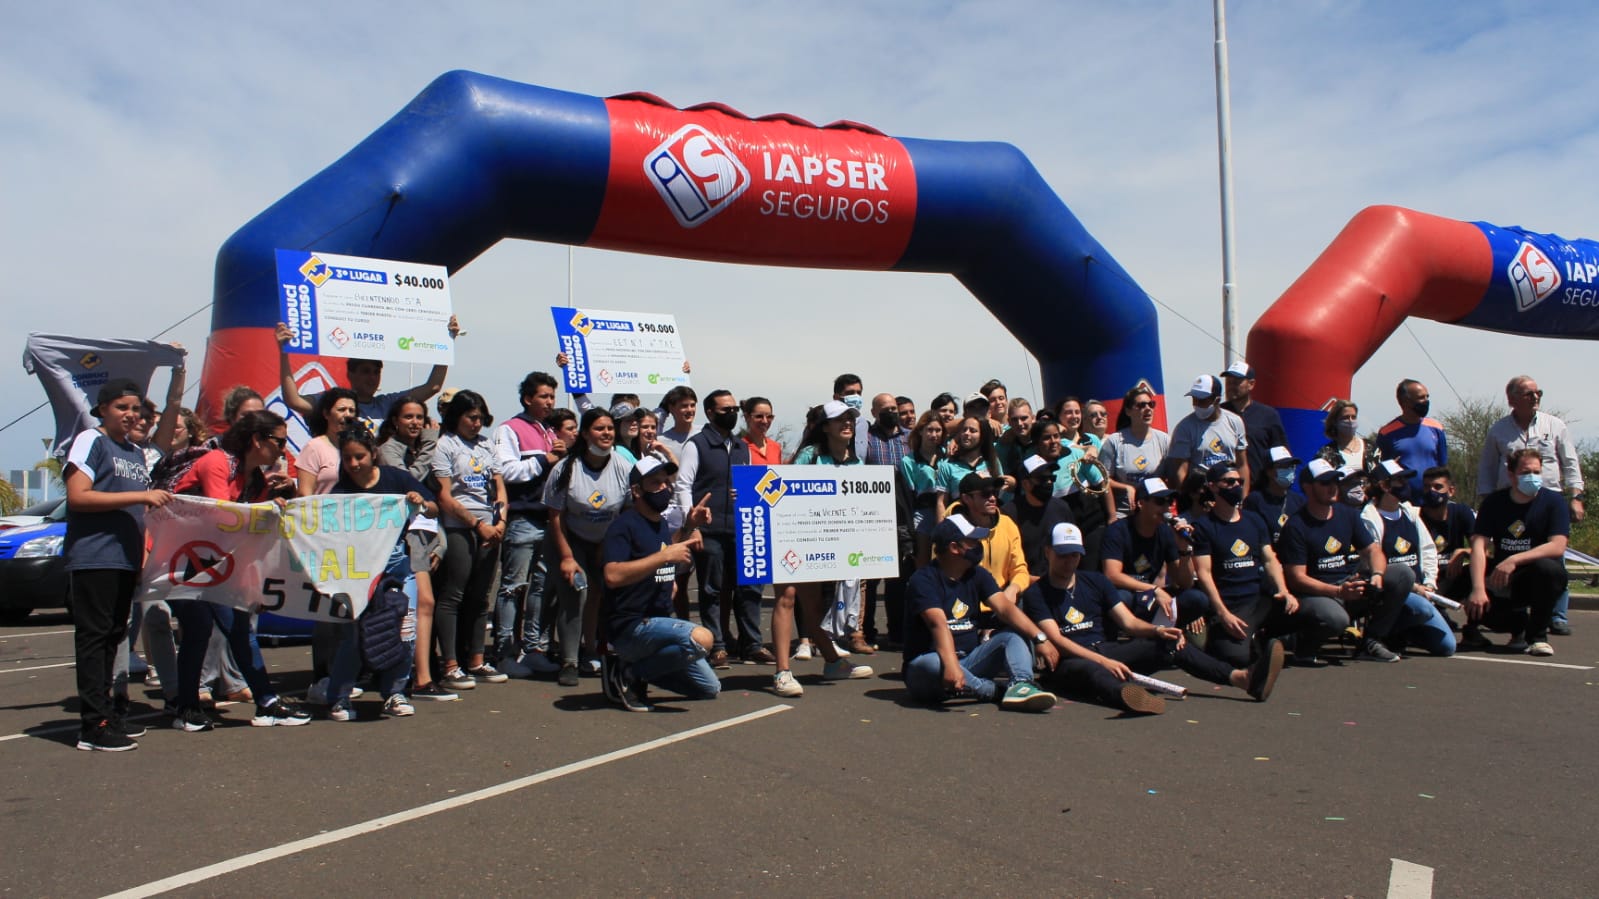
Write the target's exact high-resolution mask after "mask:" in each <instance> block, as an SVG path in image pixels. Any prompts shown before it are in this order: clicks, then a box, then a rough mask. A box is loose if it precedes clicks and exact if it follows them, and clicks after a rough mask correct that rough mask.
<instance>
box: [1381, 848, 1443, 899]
mask: <svg viewBox="0 0 1599 899" xmlns="http://www.w3.org/2000/svg"><path fill="white" fill-rule="evenodd" d="M1389 861H1391V862H1393V863H1394V866H1393V870H1392V871H1391V872H1390V873H1389V874H1388V899H1432V869H1431V868H1429V867H1427V866H1426V865H1414V864H1411V863H1410V862H1407V861H1405V860H1403V859H1398V858H1392V859H1389Z"/></svg>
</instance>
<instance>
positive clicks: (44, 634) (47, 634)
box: [0, 630, 73, 643]
mask: <svg viewBox="0 0 1599 899" xmlns="http://www.w3.org/2000/svg"><path fill="white" fill-rule="evenodd" d="M70 633H73V631H71V630H64V631H34V632H33V633H31V634H0V643H4V642H6V641H7V640H16V639H18V638H20V637H55V636H59V635H61V634H70Z"/></svg>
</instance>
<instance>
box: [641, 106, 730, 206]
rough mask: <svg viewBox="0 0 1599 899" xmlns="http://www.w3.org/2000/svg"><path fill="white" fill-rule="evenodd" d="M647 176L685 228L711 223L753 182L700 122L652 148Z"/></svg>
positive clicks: (719, 141)
mask: <svg viewBox="0 0 1599 899" xmlns="http://www.w3.org/2000/svg"><path fill="white" fill-rule="evenodd" d="M644 175H645V177H647V178H648V179H649V181H650V183H651V184H653V185H655V190H656V191H657V192H658V193H659V194H660V195H661V199H662V200H663V201H664V202H665V203H666V208H667V209H668V210H670V211H671V213H672V217H673V218H675V219H677V223H678V224H679V225H682V226H683V227H685V228H696V227H698V226H700V225H702V224H704V223H705V222H707V221H710V220H711V218H712V217H714V216H715V215H716V214H717V213H719V212H721V211H722V210H723V209H726V208H727V207H728V206H729V205H730V204H732V202H733V201H734V200H736V199H738V198H739V195H740V194H742V193H744V191H745V190H746V189H748V188H749V186H750V173H749V169H746V168H745V167H744V163H742V162H740V161H739V159H738V157H737V156H735V155H733V151H732V150H729V149H728V147H727V144H724V143H722V140H721V138H719V137H717V136H716V135H714V134H712V133H711V132H710V131H708V130H706V129H705V128H704V127H703V126H700V125H684V126H683V127H682V128H679V129H677V131H675V132H673V133H672V136H671V137H668V138H667V139H666V140H664V141H662V142H661V144H660V146H657V147H656V148H655V149H654V150H651V151H650V152H649V154H648V155H646V156H645V157H644Z"/></svg>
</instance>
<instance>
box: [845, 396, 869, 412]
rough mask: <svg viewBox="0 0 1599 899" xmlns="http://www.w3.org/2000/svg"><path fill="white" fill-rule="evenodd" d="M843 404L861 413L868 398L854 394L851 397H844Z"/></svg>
mask: <svg viewBox="0 0 1599 899" xmlns="http://www.w3.org/2000/svg"><path fill="white" fill-rule="evenodd" d="M843 402H844V405H846V406H848V407H850V408H851V409H854V410H855V411H856V412H859V411H861V406H862V405H864V404H865V402H866V398H865V397H863V396H861V395H860V394H858V393H852V394H850V395H849V396H846V397H844V400H843Z"/></svg>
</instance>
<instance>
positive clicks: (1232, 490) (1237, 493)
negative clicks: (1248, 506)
mask: <svg viewBox="0 0 1599 899" xmlns="http://www.w3.org/2000/svg"><path fill="white" fill-rule="evenodd" d="M1216 497H1217V498H1218V499H1220V500H1221V501H1223V502H1225V503H1226V504H1227V505H1229V506H1236V505H1238V504H1239V503H1241V502H1243V501H1244V485H1242V484H1234V485H1233V486H1231V487H1218V488H1216Z"/></svg>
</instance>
